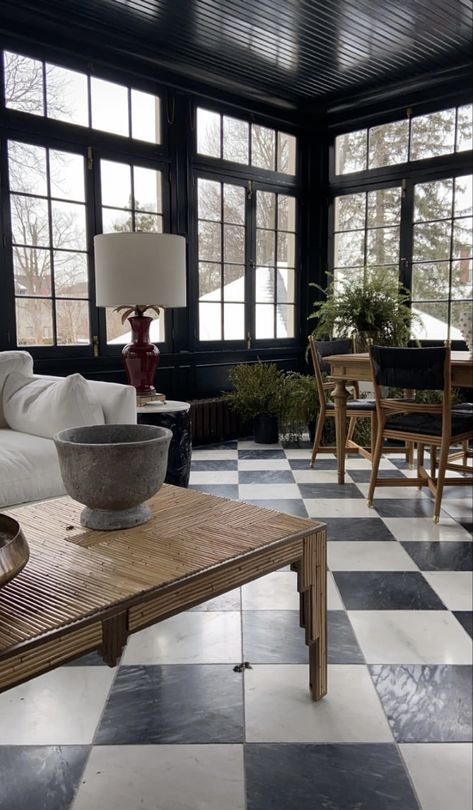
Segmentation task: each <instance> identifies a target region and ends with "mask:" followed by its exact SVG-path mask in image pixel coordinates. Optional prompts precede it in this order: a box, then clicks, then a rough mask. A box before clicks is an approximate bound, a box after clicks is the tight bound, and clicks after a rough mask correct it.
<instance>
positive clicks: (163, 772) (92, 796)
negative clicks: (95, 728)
mask: <svg viewBox="0 0 473 810" xmlns="http://www.w3.org/2000/svg"><path fill="white" fill-rule="evenodd" d="M99 808H100V810H222V808H225V810H244V808H245V787H244V774H243V746H240V745H223V744H222V745H111V746H109V745H101V746H97V747H96V748H94V749H93V750H92V752H91V754H90V757H89V760H88V762H87V766H86V769H85V771H84V775H83V777H82V782H81V785H80V787H79V790H78V792H77V795H76V799H75V802H74V805H73V810H98V809H99Z"/></svg>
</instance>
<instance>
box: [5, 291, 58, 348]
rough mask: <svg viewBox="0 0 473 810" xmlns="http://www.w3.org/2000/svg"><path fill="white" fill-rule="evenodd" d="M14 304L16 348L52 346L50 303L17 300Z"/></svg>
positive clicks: (33, 299)
mask: <svg viewBox="0 0 473 810" xmlns="http://www.w3.org/2000/svg"><path fill="white" fill-rule="evenodd" d="M15 304H16V342H17V343H18V346H52V345H53V342H54V341H53V307H52V301H50V300H48V301H44V300H41V299H40V298H17V299H16V302H15Z"/></svg>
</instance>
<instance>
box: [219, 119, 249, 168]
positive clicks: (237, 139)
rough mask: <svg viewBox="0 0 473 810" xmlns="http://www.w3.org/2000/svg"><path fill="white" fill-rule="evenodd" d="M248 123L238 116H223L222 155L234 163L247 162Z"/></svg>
mask: <svg viewBox="0 0 473 810" xmlns="http://www.w3.org/2000/svg"><path fill="white" fill-rule="evenodd" d="M249 129H250V128H249V124H248V123H247V122H246V121H241V120H240V119H238V118H230V117H229V116H227V115H224V116H223V157H224V159H225V160H233V161H234V162H235V163H246V164H248V163H249V153H250V133H249Z"/></svg>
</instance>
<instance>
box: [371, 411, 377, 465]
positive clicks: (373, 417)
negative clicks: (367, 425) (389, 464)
mask: <svg viewBox="0 0 473 810" xmlns="http://www.w3.org/2000/svg"><path fill="white" fill-rule="evenodd" d="M370 419H371V438H370V441H371V448H370V449H371V458H373V454H374V448H375V447H376V435H377V432H378V417H377V414H376V411H373V413H372V414H371V417H370Z"/></svg>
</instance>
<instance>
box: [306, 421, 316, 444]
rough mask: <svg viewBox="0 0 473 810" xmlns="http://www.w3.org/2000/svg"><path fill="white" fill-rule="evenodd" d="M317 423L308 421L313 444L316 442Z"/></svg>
mask: <svg viewBox="0 0 473 810" xmlns="http://www.w3.org/2000/svg"><path fill="white" fill-rule="evenodd" d="M315 424H316V423H315V422H308V424H307V430H308V431H309V439H310V441H311V443H312V444H313V443H314V440H315Z"/></svg>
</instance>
